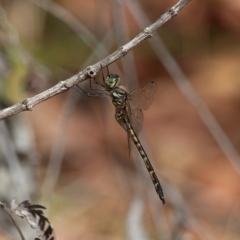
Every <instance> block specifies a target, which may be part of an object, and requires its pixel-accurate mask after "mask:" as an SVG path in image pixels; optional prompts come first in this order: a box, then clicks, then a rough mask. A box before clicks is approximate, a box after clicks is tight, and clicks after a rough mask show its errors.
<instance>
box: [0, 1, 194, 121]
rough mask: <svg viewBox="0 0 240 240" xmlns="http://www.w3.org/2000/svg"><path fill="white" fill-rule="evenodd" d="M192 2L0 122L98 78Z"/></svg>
mask: <svg viewBox="0 0 240 240" xmlns="http://www.w3.org/2000/svg"><path fill="white" fill-rule="evenodd" d="M190 1H191V0H180V1H178V3H177V4H176V5H174V6H173V7H172V8H170V9H169V10H167V11H166V12H165V13H164V14H163V15H162V16H161V17H160V18H159V19H158V20H157V21H156V22H154V23H153V24H152V25H150V26H148V27H146V28H145V29H144V30H143V31H142V32H141V33H139V34H138V35H137V36H136V37H135V38H133V39H132V40H131V41H130V42H128V43H127V44H125V45H123V46H122V47H120V48H119V49H118V50H117V51H115V52H114V53H112V54H111V55H109V56H108V57H106V58H104V59H103V60H101V61H99V62H97V63H96V64H94V65H92V66H89V67H87V68H85V69H84V70H83V71H81V72H79V73H77V74H76V75H74V76H72V77H70V78H68V79H66V80H65V81H61V82H59V83H58V84H57V85H55V86H53V87H52V88H50V89H48V90H46V91H44V92H42V93H40V94H37V95H35V96H34V97H31V98H26V99H25V100H23V101H22V102H21V103H17V104H15V105H13V106H11V107H8V108H5V109H3V110H2V111H0V120H1V119H4V118H7V117H9V116H12V115H14V114H17V113H20V112H23V111H31V110H32V109H33V107H34V106H35V105H37V104H39V103H41V102H43V101H46V100H48V99H49V98H51V97H53V96H55V95H57V94H59V93H62V92H64V91H67V90H68V89H69V88H71V87H73V86H74V85H76V84H78V83H80V82H82V81H85V80H87V79H89V78H92V77H94V76H96V74H97V72H98V71H99V70H100V69H101V65H102V67H106V66H108V65H109V64H111V63H113V62H115V61H116V60H118V59H119V58H121V57H123V56H125V55H126V54H127V53H128V52H129V51H130V50H131V49H133V48H134V47H136V46H137V45H138V44H140V43H141V42H143V41H144V40H146V39H148V38H150V37H152V36H153V33H154V32H155V31H156V30H157V29H158V28H160V27H161V26H162V25H163V24H165V23H166V22H168V21H169V20H170V19H172V18H173V17H175V16H176V15H177V14H178V13H179V11H180V10H181V9H182V8H184V7H185V6H186V5H187V4H188V3H189V2H190Z"/></svg>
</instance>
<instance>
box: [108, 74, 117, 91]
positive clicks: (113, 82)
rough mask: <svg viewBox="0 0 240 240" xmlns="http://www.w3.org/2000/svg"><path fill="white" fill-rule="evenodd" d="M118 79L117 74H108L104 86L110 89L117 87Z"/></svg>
mask: <svg viewBox="0 0 240 240" xmlns="http://www.w3.org/2000/svg"><path fill="white" fill-rule="evenodd" d="M119 81H120V77H119V76H118V75H117V74H109V75H107V77H106V79H105V85H106V86H107V87H108V88H110V89H112V88H114V87H116V86H117V85H118V83H119Z"/></svg>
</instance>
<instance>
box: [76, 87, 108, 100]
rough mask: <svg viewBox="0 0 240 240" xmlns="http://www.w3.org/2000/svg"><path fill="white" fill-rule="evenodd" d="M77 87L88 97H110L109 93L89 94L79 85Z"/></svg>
mask: <svg viewBox="0 0 240 240" xmlns="http://www.w3.org/2000/svg"><path fill="white" fill-rule="evenodd" d="M76 86H77V87H78V88H79V89H80V90H81V93H84V94H85V95H86V96H87V97H108V93H88V92H86V91H84V90H83V89H82V88H81V87H80V86H79V85H76ZM95 90H97V89H95Z"/></svg>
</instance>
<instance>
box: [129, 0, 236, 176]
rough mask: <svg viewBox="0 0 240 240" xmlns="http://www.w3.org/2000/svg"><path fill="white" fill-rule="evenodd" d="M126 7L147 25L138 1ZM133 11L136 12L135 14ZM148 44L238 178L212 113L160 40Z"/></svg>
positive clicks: (230, 149) (232, 151) (230, 147)
mask: <svg viewBox="0 0 240 240" xmlns="http://www.w3.org/2000/svg"><path fill="white" fill-rule="evenodd" d="M127 6H128V7H129V9H130V11H131V12H132V14H133V16H134V17H135V18H136V20H137V22H138V23H139V24H140V26H142V25H147V24H148V23H149V22H150V21H149V20H148V18H147V16H146V15H145V14H144V13H143V12H142V11H141V8H140V7H139V3H138V1H136V0H131V1H128V5H127ZM135 10H137V11H136V12H135ZM150 44H151V46H152V48H153V50H154V52H155V54H156V55H157V57H158V58H159V60H161V62H162V64H163V65H164V67H165V69H166V70H167V71H168V73H169V75H170V76H171V77H172V79H173V80H174V82H175V83H176V84H177V86H178V87H179V89H180V91H181V92H182V94H183V95H184V96H185V97H186V99H187V100H188V101H189V103H190V104H191V105H192V106H193V107H194V108H195V110H196V112H197V113H198V115H199V117H200V118H201V119H202V121H203V123H204V124H205V126H206V127H207V128H208V130H209V132H210V133H211V134H212V136H213V138H214V139H215V141H216V142H217V144H218V145H219V147H220V149H221V150H222V151H223V153H224V154H225V156H226V157H227V158H228V160H229V162H230V163H231V165H232V166H233V169H234V170H235V171H236V173H237V174H238V176H240V156H239V154H238V152H237V151H236V149H235V148H234V146H233V145H232V143H231V141H230V140H229V138H228V137H227V135H226V134H225V133H224V131H223V129H222V128H221V126H220V124H219V123H218V121H217V120H216V118H215V117H214V115H213V114H212V112H211V111H210V110H209V108H208V107H207V106H206V104H205V103H204V101H203V100H202V99H201V97H200V96H199V95H198V94H197V92H196V91H195V90H194V88H193V87H192V85H191V83H190V81H189V80H188V79H187V77H186V76H185V74H184V73H183V72H182V70H181V69H180V67H179V66H178V64H177V62H176V61H175V59H174V58H173V57H172V55H171V54H170V53H169V51H168V50H167V48H166V47H165V46H164V43H163V42H162V40H161V38H160V37H159V36H155V37H154V38H153V39H151V41H150Z"/></svg>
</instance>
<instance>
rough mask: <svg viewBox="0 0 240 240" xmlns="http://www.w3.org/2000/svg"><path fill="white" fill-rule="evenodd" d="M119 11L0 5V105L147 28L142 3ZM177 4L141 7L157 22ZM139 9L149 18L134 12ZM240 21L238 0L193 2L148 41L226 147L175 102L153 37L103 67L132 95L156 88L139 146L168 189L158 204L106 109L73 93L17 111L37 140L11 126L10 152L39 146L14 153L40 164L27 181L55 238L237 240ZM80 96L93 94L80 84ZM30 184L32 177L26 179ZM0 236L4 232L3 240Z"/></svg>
mask: <svg viewBox="0 0 240 240" xmlns="http://www.w3.org/2000/svg"><path fill="white" fill-rule="evenodd" d="M126 2H128V1H126ZM126 2H125V1H122V2H121V1H114V0H112V1H110V0H108V1H107V0H105V1H103V0H92V1H70V0H58V1H45V4H44V6H42V7H40V3H41V1H37V0H31V1H30V0H15V1H14V0H2V1H0V3H1V7H2V11H1V13H2V14H3V12H5V14H6V16H5V18H3V17H1V22H2V25H1V31H0V47H1V53H0V58H1V62H0V75H1V81H0V93H1V96H0V101H1V107H2V108H3V107H6V106H10V105H11V104H13V103H16V102H18V101H22V100H23V99H24V98H25V97H26V96H32V95H34V94H36V93H38V92H41V91H43V90H45V89H47V88H48V87H50V86H52V85H54V84H55V83H57V82H58V81H60V80H64V79H66V78H68V77H70V76H72V75H73V74H75V73H77V72H78V71H80V70H81V69H83V68H84V66H86V64H89V65H90V64H92V63H95V62H97V61H98V60H100V59H101V58H104V57H106V56H107V55H108V54H110V53H111V52H112V51H114V50H116V49H117V48H118V47H120V45H121V44H124V43H126V42H128V41H129V40H130V39H131V38H132V37H134V36H135V35H136V34H138V33H139V32H140V31H141V30H142V29H143V28H144V27H146V26H147V24H146V25H142V26H139V24H140V22H139V21H138V20H136V19H135V17H134V15H133V12H132V11H131V8H130V7H131V6H132V5H131V4H130V2H137V1H129V2H128V3H126ZM175 3H176V1H173V0H171V1H169V0H167V1H153V0H151V1H143V0H142V1H140V10H141V11H143V12H144V13H145V14H146V16H147V17H148V18H149V20H150V21H152V22H153V21H155V20H156V19H157V18H159V17H160V15H161V14H162V13H164V12H165V11H166V10H167V9H168V8H169V7H171V6H173V5H174V4H175ZM134 9H135V10H134V11H136V12H137V13H138V14H140V18H141V19H144V15H141V13H140V12H141V11H140V10H139V9H138V8H137V7H136V5H135V8H134ZM132 10H133V9H132ZM2 14H1V16H3V15H2ZM77 21H79V22H77ZM239 23H240V2H239V1H236V0H225V1H220V0H218V1H217V0H215V1H214V0H211V1H209V0H201V1H197V0H192V1H191V2H190V3H189V4H188V5H187V6H186V7H185V8H184V9H183V10H182V11H181V12H180V14H179V15H178V16H176V17H175V18H174V19H172V20H171V21H170V22H168V23H167V24H166V25H164V26H163V27H162V28H160V29H159V30H158V31H157V32H156V33H155V35H154V36H156V35H157V36H160V37H161V39H162V40H163V42H164V44H165V46H166V47H167V49H168V50H169V52H170V53H171V54H172V55H173V56H174V58H175V59H176V61H177V63H178V64H179V66H180V68H181V69H182V71H183V72H184V73H185V75H186V76H187V78H188V81H189V83H190V84H191V85H192V86H193V89H194V90H195V91H196V94H197V95H198V96H199V97H200V98H201V99H202V100H203V102H204V103H205V104H206V106H207V107H208V108H209V109H210V111H211V112H212V114H213V116H214V117H215V118H216V120H217V122H218V124H219V125H220V127H221V128H222V130H223V131H224V133H225V137H227V138H228V139H229V141H230V143H231V146H230V147H228V143H226V144H225V145H224V147H225V148H223V146H221V147H220V146H219V144H218V143H217V140H219V139H220V138H222V135H221V134H219V133H218V132H217V133H216V135H217V136H218V137H217V138H216V137H215V138H214V137H213V135H212V133H210V131H209V129H208V128H207V127H206V125H205V123H204V122H203V120H202V119H201V118H200V117H199V115H198V113H197V110H198V108H199V107H200V106H195V107H193V106H192V105H191V104H190V102H189V101H188V100H187V99H186V97H185V96H184V95H183V94H182V92H181V91H180V89H179V87H178V86H177V85H176V83H175V82H174V81H173V80H172V78H171V77H170V76H169V73H168V72H167V71H166V69H165V68H164V65H163V64H162V62H161V61H160V60H159V59H158V58H157V56H156V51H155V50H153V49H152V47H151V45H150V42H149V41H150V40H149V41H148V40H147V41H145V42H144V43H143V44H141V45H139V46H138V47H137V48H135V49H133V51H132V52H131V53H129V54H127V55H126V56H125V57H124V58H123V59H121V60H120V61H117V62H116V63H114V64H112V65H111V66H110V67H109V68H110V70H111V71H112V72H116V73H118V74H119V75H121V81H122V83H123V84H124V85H126V86H130V89H129V90H133V88H134V87H132V86H137V82H134V81H135V80H134V79H135V78H136V79H137V81H138V83H139V85H140V86H143V85H144V84H146V83H147V82H149V81H152V80H154V81H156V82H157V85H158V92H157V96H156V98H155V100H154V102H153V104H152V106H151V107H150V109H149V110H148V111H146V112H144V117H145V120H144V126H143V132H142V133H141V134H140V139H141V140H142V143H143V146H144V147H145V148H146V151H147V153H148V154H149V157H150V159H151V161H152V162H153V165H154V166H155V169H156V171H157V174H158V176H160V177H161V179H162V181H163V189H164V192H165V195H166V201H167V204H166V205H165V206H162V205H161V202H160V200H159V199H158V197H157V195H156V194H155V190H154V188H153V186H152V185H151V183H150V180H149V179H148V176H146V177H145V175H144V173H145V169H143V170H141V167H140V169H139V167H137V166H136V164H137V165H140V166H143V163H142V160H141V159H140V158H139V157H138V155H137V154H138V153H137V152H135V150H134V146H132V148H133V151H132V158H133V159H134V161H133V160H132V158H130V157H129V156H128V150H127V138H126V133H125V132H124V131H123V129H121V128H120V127H119V126H118V124H117V123H116V121H115V119H114V109H113V107H112V106H111V103H109V102H108V101H107V100H105V99H101V98H87V97H85V96H84V95H83V94H82V95H81V94H79V92H78V91H77V89H71V90H69V91H68V92H67V93H64V94H61V95H59V96H56V97H54V98H52V99H50V100H48V101H46V102H44V103H42V104H40V105H38V106H36V107H35V108H34V110H33V111H32V112H27V113H23V114H21V119H24V121H23V122H24V124H25V125H24V126H27V127H28V129H29V131H30V132H31V133H29V135H30V136H33V137H30V136H29V135H28V137H26V135H21V134H20V135H17V134H14V133H15V132H16V131H17V130H16V129H20V130H21V129H25V128H24V127H22V126H23V125H20V123H19V122H18V121H16V122H14V124H9V123H8V124H7V127H8V129H9V132H10V135H11V137H12V142H13V143H14V144H15V146H16V145H17V143H18V144H19V142H21V141H22V142H25V141H30V142H31V143H34V144H33V146H31V151H33V152H34V154H32V152H31V151H30V150H27V151H26V149H28V148H26V147H25V151H21V147H20V148H17V147H16V149H18V151H17V152H16V154H17V155H18V156H19V158H20V160H21V161H20V162H22V161H25V160H26V159H28V161H29V164H33V161H34V164H35V166H36V165H37V166H38V167H37V168H34V169H32V170H29V171H28V172H31V174H33V173H34V176H35V178H34V179H35V180H31V181H30V182H34V184H35V185H36V187H35V188H34V191H33V190H31V191H30V190H29V191H30V193H31V194H30V195H31V196H33V197H34V198H35V199H36V200H35V202H36V201H38V203H39V204H42V205H49V208H50V212H49V219H51V222H52V223H53V225H54V228H55V231H56V234H57V238H58V239H59V240H63V239H64V240H66V239H71V240H74V239H84V240H92V239H99V240H105V239H106V240H107V239H111V240H113V239H114V240H115V239H116V240H117V239H143V240H144V239H164V240H165V239H194V240H195V239H204V240H205V239H211V240H212V239H222V240H223V239H224V240H231V239H239V237H240V228H239V222H240V217H239V216H240V214H239V213H240V209H239V196H240V184H239V178H240V169H239V164H240V162H238V160H239V161H240V155H239V156H238V155H237V154H240V77H239V76H240V68H239V64H240V25H239ZM16 36H18V38H19V40H18V39H17V38H14V37H16ZM101 41H102V44H103V46H104V48H105V49H106V52H105V53H103V52H100V54H99V55H100V56H101V58H100V56H99V57H96V55H95V54H93V52H94V48H96V47H97V44H93V43H94V42H96V43H100V42H101ZM95 51H96V49H95ZM162 57H164V56H162ZM99 79H101V76H100V77H99ZM184 86H185V85H184V83H183V82H182V87H184ZM82 87H83V88H85V90H86V91H88V90H89V89H88V85H87V84H85V83H84V84H82ZM189 94H190V95H188V96H191V93H189ZM13 118H14V119H15V117H13ZM202 118H203V119H205V120H206V121H207V119H208V118H209V115H208V114H207V113H206V112H205V113H204V114H203V116H202ZM10 121H13V120H10ZM21 123H22V120H21ZM18 124H19V125H18ZM13 126H14V127H13ZM215 127H216V126H215V125H212V126H211V127H210V128H211V129H212V130H213V131H215V130H216V128H215ZM214 129H215V130H214ZM0 131H1V129H0ZM18 132H19V131H18ZM23 133H26V130H24V131H23ZM1 134H2V133H1ZM2 136H3V135H2ZM16 136H20V137H18V138H17V139H18V140H16V138H15V137H16ZM24 136H25V137H24ZM3 139H4V138H3ZM26 139H27V140H26ZM29 139H31V140H29ZM6 141H7V139H5V142H6ZM30 145H31V144H29V145H28V147H29V149H30ZM18 146H19V145H18ZM20 146H21V145H20ZM35 148H36V150H33V149H35ZM232 148H234V149H235V152H232ZM0 149H1V148H0ZM224 149H225V150H224ZM226 149H227V151H228V153H230V154H232V158H231V160H232V159H234V160H236V162H235V165H233V164H232V163H233V162H231V161H230V160H229V156H226V154H225V153H226ZM224 151H225V153H224ZM23 152H24V154H23ZM26 152H28V153H29V152H31V157H30V156H28V157H26V156H27V154H26ZM36 153H37V154H36ZM234 154H236V155H234ZM23 155H24V158H22V157H23ZM5 157H6V156H5ZM0 158H1V159H0V161H3V157H2V155H0ZM36 160H38V161H36ZM5 161H10V160H9V159H7V158H6V160H5ZM36 162H37V163H36ZM49 162H50V166H49ZM27 164H28V163H26V161H25V162H24V166H25V165H27ZM3 165H6V166H8V164H6V163H5V164H3ZM6 168H7V167H6ZM47 169H48V170H47ZM58 169H59V175H58ZM6 175H7V176H10V173H9V172H7V173H6ZM4 176H5V175H4ZM25 176H26V177H27V179H29V178H30V176H28V175H27V173H26V172H25ZM28 177H29V178H28ZM9 178H11V177H9ZM31 179H33V177H32V176H31ZM9 181H10V180H9ZM21 187H22V186H21ZM1 188H3V186H2V187H1ZM6 188H7V189H8V190H1V191H0V193H1V198H4V200H5V198H11V197H12V196H13V195H14V194H13V193H12V192H11V188H10V187H9V186H8V187H6ZM15 197H16V196H15ZM17 197H19V196H17ZM21 197H22V196H21ZM18 200H19V201H22V200H25V199H18ZM0 201H2V200H1V199H0ZM138 204H139V205H138ZM141 204H142V205H141ZM139 206H140V207H139ZM141 206H142V211H143V212H141ZM138 207H139V208H138ZM136 209H137V210H136ZM134 210H135V211H136V212H134ZM2 214H4V213H2ZM2 214H1V215H2ZM141 214H142V215H141ZM134 217H135V218H134ZM141 224H143V227H142V225H141ZM1 225H2V224H1ZM6 231H7V230H6V227H5V228H4V226H2V234H3V235H4V236H3V237H2V236H1V239H4V237H5V236H6ZM130 232H131V233H132V234H135V235H133V236H135V238H131V237H130V236H132V235H131V234H130ZM137 236H138V237H137ZM140 236H141V237H142V238H141V237H140ZM147 236H148V237H147Z"/></svg>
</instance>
